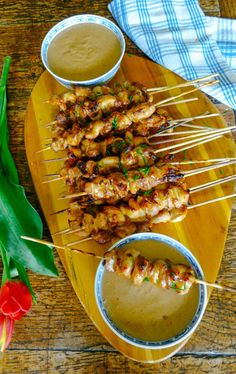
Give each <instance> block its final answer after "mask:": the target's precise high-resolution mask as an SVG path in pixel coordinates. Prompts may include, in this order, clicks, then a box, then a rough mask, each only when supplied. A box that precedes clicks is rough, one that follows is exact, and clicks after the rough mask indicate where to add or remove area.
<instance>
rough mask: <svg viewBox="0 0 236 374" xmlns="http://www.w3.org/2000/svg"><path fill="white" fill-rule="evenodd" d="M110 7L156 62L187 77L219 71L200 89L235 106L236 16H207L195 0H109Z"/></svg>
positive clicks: (127, 30) (135, 41)
mask: <svg viewBox="0 0 236 374" xmlns="http://www.w3.org/2000/svg"><path fill="white" fill-rule="evenodd" d="M108 8H109V10H110V12H111V13H112V15H113V17H114V19H115V20H116V21H117V23H118V24H119V26H120V27H121V28H122V29H123V31H124V32H125V33H126V34H127V35H128V37H129V38H130V39H131V40H132V41H133V42H134V43H135V44H136V45H137V46H138V47H139V48H140V49H141V50H142V51H143V52H144V53H145V54H146V55H147V56H149V57H150V58H151V59H152V60H153V61H155V62H157V63H158V64H160V65H162V66H165V67H166V68H168V69H170V70H172V71H174V72H175V73H176V74H178V75H180V76H181V77H182V78H184V79H186V80H192V79H196V78H201V77H203V76H207V75H210V74H213V73H219V74H220V76H219V80H220V83H219V84H217V85H215V86H212V87H206V88H203V91H204V92H205V93H207V94H208V95H210V96H212V97H214V98H216V99H217V100H219V101H220V102H222V103H224V104H226V105H228V106H229V107H231V108H234V109H236V20H230V19H222V18H216V17H206V16H205V15H204V13H203V11H202V10H201V8H200V6H199V4H198V1H197V0H113V1H112V2H111V3H110V4H109V6H108Z"/></svg>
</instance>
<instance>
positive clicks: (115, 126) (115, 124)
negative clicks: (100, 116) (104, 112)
mask: <svg viewBox="0 0 236 374" xmlns="http://www.w3.org/2000/svg"><path fill="white" fill-rule="evenodd" d="M111 125H112V130H116V129H117V125H118V119H117V117H114V118H113V120H112V123H111Z"/></svg>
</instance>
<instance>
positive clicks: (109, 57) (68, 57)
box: [47, 23, 121, 81]
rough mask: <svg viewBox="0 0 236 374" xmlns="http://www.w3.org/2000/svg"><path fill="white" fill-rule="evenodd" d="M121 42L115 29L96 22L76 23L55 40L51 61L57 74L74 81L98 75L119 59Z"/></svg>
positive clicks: (49, 49)
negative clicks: (112, 29)
mask: <svg viewBox="0 0 236 374" xmlns="http://www.w3.org/2000/svg"><path fill="white" fill-rule="evenodd" d="M120 55H121V45H120V42H119V40H118V38H117V37H116V35H115V34H114V32H113V31H111V30H110V29H108V28H106V27H105V26H102V25H99V24H95V23H82V24H78V25H73V26H71V27H68V28H67V29H65V30H63V31H61V32H60V33H59V34H58V35H56V36H55V38H54V39H53V40H52V42H51V44H50V46H49V48H48V53H47V58H48V65H49V68H50V69H51V71H52V72H53V73H54V74H56V75H57V76H59V77H61V78H64V79H67V80H73V81H86V80H90V79H94V78H97V77H99V76H101V75H103V74H105V73H106V72H108V71H109V70H111V69H112V67H113V66H114V65H115V64H116V63H117V62H118V60H119V58H120Z"/></svg>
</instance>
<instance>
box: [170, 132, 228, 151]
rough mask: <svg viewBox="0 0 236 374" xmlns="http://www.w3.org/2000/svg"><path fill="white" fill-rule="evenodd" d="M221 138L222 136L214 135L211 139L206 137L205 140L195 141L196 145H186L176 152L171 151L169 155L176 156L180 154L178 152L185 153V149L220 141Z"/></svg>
mask: <svg viewBox="0 0 236 374" xmlns="http://www.w3.org/2000/svg"><path fill="white" fill-rule="evenodd" d="M221 137H222V135H215V136H212V137H208V138H207V139H206V140H201V141H197V140H196V143H194V144H191V145H188V146H187V147H186V146H185V147H182V148H180V149H177V150H176V151H171V152H170V154H171V155H176V154H177V153H180V152H185V151H187V149H190V148H193V147H196V146H198V145H202V144H204V143H208V142H211V141H213V140H217V139H220V138H221Z"/></svg>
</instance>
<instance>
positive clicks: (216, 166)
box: [182, 159, 236, 177]
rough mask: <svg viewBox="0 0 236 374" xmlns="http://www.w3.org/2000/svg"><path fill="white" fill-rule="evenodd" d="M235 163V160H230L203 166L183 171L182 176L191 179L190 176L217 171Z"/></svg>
mask: <svg viewBox="0 0 236 374" xmlns="http://www.w3.org/2000/svg"><path fill="white" fill-rule="evenodd" d="M235 163H236V159H235V160H230V161H224V162H219V163H217V164H213V165H208V166H203V167H201V168H198V169H193V170H187V171H183V172H182V174H183V175H184V176H185V177H191V176H192V175H197V174H201V173H203V172H205V171H209V170H215V169H219V168H221V167H224V166H228V165H233V164H235Z"/></svg>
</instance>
